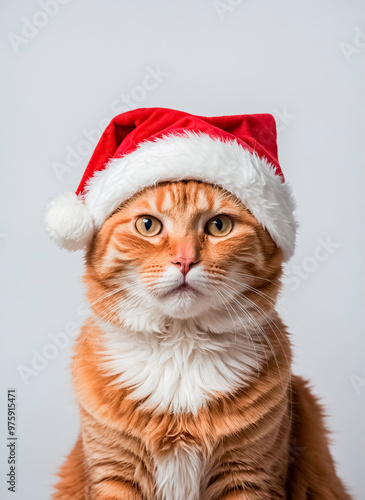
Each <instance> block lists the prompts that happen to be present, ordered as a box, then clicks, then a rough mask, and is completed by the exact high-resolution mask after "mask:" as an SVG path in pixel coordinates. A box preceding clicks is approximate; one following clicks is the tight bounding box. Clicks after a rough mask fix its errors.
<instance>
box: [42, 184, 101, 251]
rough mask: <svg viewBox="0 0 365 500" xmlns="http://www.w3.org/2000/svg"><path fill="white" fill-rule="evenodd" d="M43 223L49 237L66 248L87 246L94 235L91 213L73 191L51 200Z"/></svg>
mask: <svg viewBox="0 0 365 500" xmlns="http://www.w3.org/2000/svg"><path fill="white" fill-rule="evenodd" d="M44 223H45V226H46V230H47V232H48V234H49V236H50V237H51V239H52V240H53V241H54V242H55V243H56V244H57V245H58V246H59V247H60V248H64V249H66V250H71V251H76V250H81V249H83V248H87V247H88V245H89V244H90V243H91V240H92V238H93V235H94V222H93V219H92V217H91V214H90V212H89V210H88V208H87V206H86V205H85V204H84V202H83V200H82V198H81V197H79V196H77V195H76V194H75V193H62V194H60V195H58V196H56V197H55V198H54V199H53V200H51V201H50V203H49V204H48V206H47V208H46V212H45V217H44Z"/></svg>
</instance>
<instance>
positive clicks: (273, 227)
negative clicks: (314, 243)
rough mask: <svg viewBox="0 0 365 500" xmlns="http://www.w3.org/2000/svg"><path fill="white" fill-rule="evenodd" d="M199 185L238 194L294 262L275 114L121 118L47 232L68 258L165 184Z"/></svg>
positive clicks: (60, 202)
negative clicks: (134, 200)
mask: <svg viewBox="0 0 365 500" xmlns="http://www.w3.org/2000/svg"><path fill="white" fill-rule="evenodd" d="M182 179H196V180H200V181H204V182H206V183H209V184H214V185H217V186H220V187H222V188H224V189H226V190H227V191H229V192H230V193H232V194H234V195H235V196H236V197H237V198H238V199H240V200H241V201H242V203H244V205H245V206H246V207H247V208H248V209H249V210H250V212H251V213H252V214H253V215H254V217H255V218H256V219H257V220H258V221H259V222H260V223H261V224H262V226H263V227H265V228H266V229H267V231H268V232H269V234H270V235H271V237H272V238H273V240H274V241H275V243H276V244H277V245H278V247H280V248H282V250H283V252H284V256H285V257H286V259H288V258H289V257H291V256H292V254H293V251H294V246H295V233H296V222H295V218H294V215H293V211H294V202H293V199H292V195H291V191H290V188H289V186H288V185H287V183H286V182H285V180H284V176H283V173H282V171H281V168H280V165H279V162H278V156H277V145H276V127H275V120H274V118H273V117H272V116H271V115H268V114H256V115H237V116H218V117H209V118H207V117H202V116H195V115H191V114H189V113H184V112H182V111H175V110H172V109H163V108H143V109H136V110H133V111H128V112H127V113H123V114H121V115H118V116H116V117H115V118H114V119H113V120H112V121H111V123H110V124H109V125H108V127H107V128H106V130H105V132H104V133H103V135H102V136H101V139H100V141H99V143H98V144H97V146H96V148H95V151H94V153H93V155H92V157H91V160H90V162H89V164H88V166H87V168H86V170H85V173H84V175H83V177H82V180H81V183H80V185H79V187H78V189H77V191H76V193H66V194H61V195H59V196H57V197H56V198H55V199H54V200H52V201H51V202H50V203H49V205H48V207H47V211H46V216H45V224H46V228H47V231H48V233H49V235H50V237H51V238H52V239H53V240H54V241H55V242H56V243H57V244H58V245H59V246H60V247H61V248H66V249H67V250H79V249H81V248H86V247H87V246H88V245H89V243H90V242H91V240H92V238H93V235H94V234H95V233H96V232H97V231H98V230H99V229H100V228H101V226H102V225H103V223H104V221H105V220H106V219H107V218H108V217H109V216H110V215H111V214H112V213H113V212H114V210H115V209H116V208H118V206H119V205H121V203H123V202H124V201H125V200H127V199H128V198H130V197H131V196H132V195H133V194H135V193H137V192H138V191H141V190H142V189H144V188H146V187H148V186H154V185H156V184H157V183H159V182H163V181H179V180H182Z"/></svg>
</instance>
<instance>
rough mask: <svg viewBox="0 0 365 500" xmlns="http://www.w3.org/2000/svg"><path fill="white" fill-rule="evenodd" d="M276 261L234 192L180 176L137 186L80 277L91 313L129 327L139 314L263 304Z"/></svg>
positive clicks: (271, 293) (273, 290) (198, 312)
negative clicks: (169, 180) (141, 189)
mask: <svg viewBox="0 0 365 500" xmlns="http://www.w3.org/2000/svg"><path fill="white" fill-rule="evenodd" d="M281 263H282V251H281V250H280V249H279V248H277V246H276V245H275V243H274V242H273V240H272V239H271V237H270V236H269V234H268V233H267V231H266V230H264V229H263V227H262V226H261V225H260V224H259V223H258V222H257V220H256V219H255V218H254V217H253V216H252V215H251V214H250V212H249V211H248V210H247V209H246V208H245V207H244V206H243V204H242V203H241V202H240V201H239V200H237V198H235V197H234V196H233V195H231V194H230V193H227V192H226V191H224V190H223V189H221V188H219V187H216V186H212V185H209V184H205V183H201V182H197V181H181V182H172V183H163V184H159V185H158V186H156V187H151V188H147V189H145V190H144V191H142V192H140V193H138V194H136V195H135V196H133V197H132V198H130V199H129V200H128V201H127V202H125V203H124V204H123V205H122V206H121V207H120V208H119V209H118V210H117V211H116V212H115V213H114V214H113V215H112V216H111V217H110V218H109V219H108V220H107V221H106V222H105V223H104V225H103V227H102V228H101V230H100V231H99V233H98V234H97V235H96V236H95V239H94V242H93V245H92V248H91V249H90V251H89V252H88V255H87V259H86V275H85V281H86V284H87V286H88V297H89V301H90V303H91V304H94V305H92V307H93V308H94V310H95V311H96V312H97V314H98V315H99V316H101V317H102V318H104V319H105V320H107V321H112V322H116V323H118V322H119V323H120V322H122V323H124V324H125V325H126V326H132V327H136V325H138V324H139V323H140V322H141V321H143V318H145V317H146V316H149V318H150V321H152V322H153V318H155V317H156V318H157V317H161V316H163V317H166V318H179V319H187V318H197V317H201V316H202V315H207V314H208V315H209V314H210V313H211V314H215V315H216V314H217V312H218V313H219V312H222V313H224V314H225V315H226V314H227V311H228V312H229V310H230V309H229V308H231V309H232V314H233V312H234V313H235V314H237V310H239V309H240V308H241V309H242V308H243V309H244V308H246V309H250V308H252V304H251V306H250V301H251V302H252V303H254V304H256V305H258V306H259V307H261V306H263V307H265V310H266V309H267V308H268V304H267V303H265V304H263V303H262V296H264V295H265V296H267V297H269V298H270V299H274V298H275V296H276V294H277V291H278V284H277V281H278V279H279V276H280V272H281ZM273 285H274V286H273ZM252 289H254V290H256V293H255V292H253V291H252ZM242 297H244V298H245V299H246V304H245V303H244V302H243V301H242V300H243V299H242ZM266 300H267V299H266ZM260 303H261V305H260ZM232 314H231V316H232Z"/></svg>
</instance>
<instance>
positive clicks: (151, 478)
mask: <svg viewBox="0 0 365 500" xmlns="http://www.w3.org/2000/svg"><path fill="white" fill-rule="evenodd" d="M282 262H283V252H282V250H281V249H280V248H279V247H278V246H277V245H276V244H275V242H274V241H273V239H272V238H271V236H270V234H269V233H268V231H267V230H266V229H265V228H264V227H263V226H262V225H261V224H260V223H259V222H258V221H257V220H256V218H255V217H254V216H253V215H252V214H251V213H250V211H249V210H248V209H247V208H246V207H245V206H244V205H243V204H242V203H241V201H239V200H238V199H237V198H236V197H235V196H233V195H232V194H230V193H228V192H227V191H225V190H224V189H222V188H219V187H217V186H214V185H211V184H207V183H204V182H198V181H193V180H189V181H178V182H165V183H160V184H158V185H156V186H153V187H149V188H146V189H144V190H142V191H141V192H139V193H137V194H135V195H134V196H132V197H131V198H130V199H128V200H127V201H126V202H124V203H123V204H122V205H121V206H120V207H119V208H118V209H117V210H115V212H114V213H113V214H112V215H111V216H110V217H109V218H108V219H107V220H106V221H105V222H104V224H103V226H102V228H101V229H100V231H99V232H98V233H97V234H96V235H95V237H94V239H93V241H92V244H91V245H90V248H89V249H88V251H87V254H86V273H85V278H84V279H85V284H86V287H87V296H88V300H89V303H90V306H91V309H92V315H91V317H90V318H89V319H88V320H87V321H86V323H85V324H84V326H83V327H82V329H81V332H80V335H79V337H78V339H77V341H76V343H75V348H74V357H73V361H72V369H73V379H74V386H75V391H76V395H77V400H78V404H79V408H80V419H81V432H80V437H79V440H78V441H77V443H76V445H75V447H74V449H73V451H72V452H71V454H70V455H69V457H68V458H67V460H66V462H65V464H64V465H63V466H62V468H61V471H60V473H59V476H60V481H59V483H58V485H57V487H56V490H57V491H56V493H55V494H54V496H53V498H54V499H55V500H71V499H75V500H112V499H113V500H117V499H120V500H122V499H126V500H127V499H128V500H132V499H135V500H137V499H138V500H218V499H226V500H228V499H261V500H265V499H293V500H302V499H303V500H308V499H314V500H315V499H318V500H331V499H339V500H340V499H341V500H346V499H349V498H350V497H349V495H348V493H347V492H346V490H345V487H344V486H343V484H342V482H341V481H340V479H339V478H338V477H337V475H336V471H335V467H334V463H333V460H332V458H331V455H330V452H329V448H328V440H327V435H326V430H325V427H324V424H323V416H322V410H321V408H320V406H319V405H318V403H317V401H316V400H315V398H314V397H313V396H312V395H311V393H310V391H309V389H308V386H307V384H306V383H305V382H304V381H303V380H302V379H301V378H299V377H296V376H294V375H293V374H292V372H291V347H290V343H289V340H288V334H287V331H286V328H285V326H284V324H283V323H282V321H281V320H280V318H279V317H278V315H277V313H276V311H275V302H276V299H277V296H278V293H279V290H280V278H281V274H282Z"/></svg>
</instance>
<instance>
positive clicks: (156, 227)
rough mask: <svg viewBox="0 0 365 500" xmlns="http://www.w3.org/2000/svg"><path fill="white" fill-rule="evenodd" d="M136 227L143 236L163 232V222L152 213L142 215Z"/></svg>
mask: <svg viewBox="0 0 365 500" xmlns="http://www.w3.org/2000/svg"><path fill="white" fill-rule="evenodd" d="M136 229H137V231H138V232H139V233H140V234H142V235H143V236H156V235H157V234H158V233H160V232H161V229H162V224H161V222H160V221H159V220H158V219H156V217H152V216H151V215H142V216H141V217H138V219H137V220H136Z"/></svg>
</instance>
